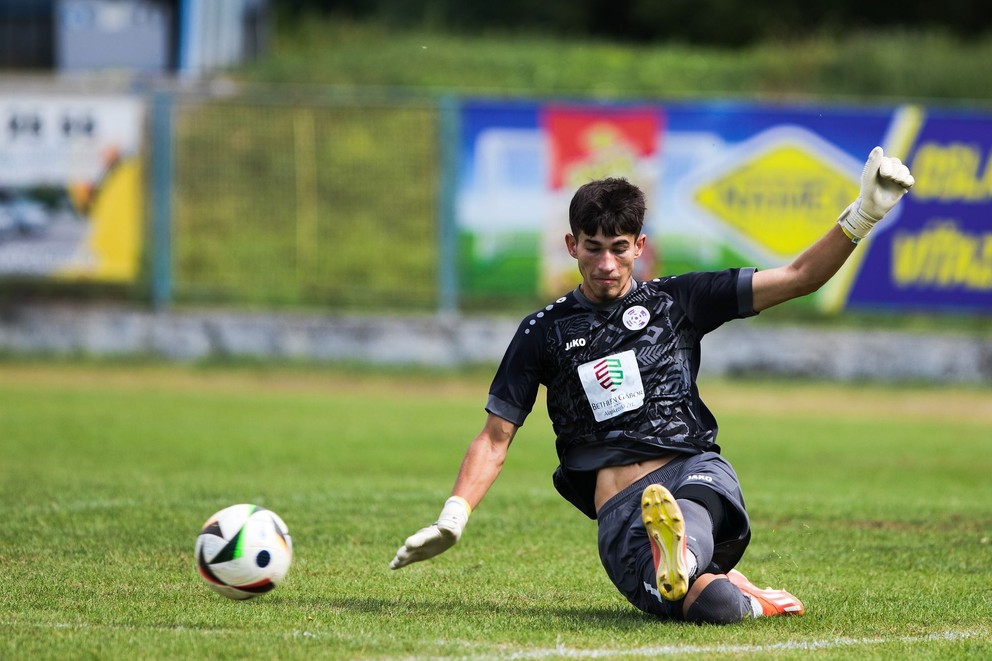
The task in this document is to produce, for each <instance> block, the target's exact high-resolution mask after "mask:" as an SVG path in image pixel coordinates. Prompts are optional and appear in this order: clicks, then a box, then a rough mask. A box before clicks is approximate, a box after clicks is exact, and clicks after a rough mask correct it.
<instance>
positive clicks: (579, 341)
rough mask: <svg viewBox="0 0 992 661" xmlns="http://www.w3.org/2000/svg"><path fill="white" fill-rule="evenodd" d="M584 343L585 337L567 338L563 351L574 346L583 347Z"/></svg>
mask: <svg viewBox="0 0 992 661" xmlns="http://www.w3.org/2000/svg"><path fill="white" fill-rule="evenodd" d="M585 345H586V338H584V337H580V338H577V339H574V340H569V341H568V344H566V345H565V351H569V350H571V349H574V348H575V347H584V346H585Z"/></svg>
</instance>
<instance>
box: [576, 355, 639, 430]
mask: <svg viewBox="0 0 992 661" xmlns="http://www.w3.org/2000/svg"><path fill="white" fill-rule="evenodd" d="M578 373H579V380H580V381H581V382H582V388H583V389H584V390H585V391H586V399H588V400H589V406H590V407H591V408H592V413H593V416H595V418H596V422H602V421H603V420H609V419H610V418H615V417H616V416H618V415H620V414H621V413H625V412H627V411H632V410H633V409H636V408H640V407H641V406H642V405H643V404H644V385H643V384H642V383H641V370H640V368H638V366H637V357H636V356H635V355H634V352H633V351H624V352H623V353H618V354H614V355H612V356H606V357H605V358H597V359H596V360H592V361H589V362H588V363H585V364H583V365H579V369H578Z"/></svg>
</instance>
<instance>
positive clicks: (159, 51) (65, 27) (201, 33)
mask: <svg viewBox="0 0 992 661" xmlns="http://www.w3.org/2000/svg"><path fill="white" fill-rule="evenodd" d="M269 16H270V14H269V0H0V69H8V70H10V69H16V70H30V71H46V70H51V71H56V72H60V73H73V72H92V71H105V70H117V71H133V72H136V73H141V74H153V75H155V74H162V75H168V74H179V75H182V76H192V77H198V76H202V75H206V74H209V73H211V72H213V71H218V70H223V69H226V68H229V67H232V66H236V65H238V64H240V63H242V62H246V61H250V60H252V59H255V58H256V57H258V56H260V55H261V54H262V53H263V52H264V50H265V47H266V43H267V35H268V30H269Z"/></svg>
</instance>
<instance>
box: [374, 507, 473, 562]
mask: <svg viewBox="0 0 992 661" xmlns="http://www.w3.org/2000/svg"><path fill="white" fill-rule="evenodd" d="M471 512H472V508H471V507H469V504H468V503H467V502H466V501H465V499H464V498H459V497H458V496H452V497H451V498H449V499H448V500H447V501H445V503H444V508H443V509H442V510H441V514H440V515H439V516H438V518H437V522H435V523H432V524H431V525H429V526H427V527H426V528H421V529H420V530H418V531H417V532H415V533H413V534H412V535H410V536H409V537H407V539H406V541H405V542H403V546H401V547H400V548H399V550H398V551H397V552H396V557H395V558H393V561H392V562H390V563H389V568H390V569H399V568H400V567H406V566H407V565H408V564H410V563H412V562H420V561H421V560H427V559H428V558H433V557H434V556H435V555H438V554H439V553H444V552H445V551H447V550H448V549H450V548H451V547H452V546H454V545H455V543H456V542H458V540H459V539H461V537H462V531H463V530H465V524H467V523H468V517H469V514H471Z"/></svg>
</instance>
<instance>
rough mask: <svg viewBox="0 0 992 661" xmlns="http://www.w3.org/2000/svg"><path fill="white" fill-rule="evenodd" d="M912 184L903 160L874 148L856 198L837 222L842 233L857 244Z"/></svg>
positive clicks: (911, 177) (914, 181)
mask: <svg viewBox="0 0 992 661" xmlns="http://www.w3.org/2000/svg"><path fill="white" fill-rule="evenodd" d="M914 183H916V180H915V179H913V175H912V174H910V172H909V168H908V167H906V166H905V165H903V163H902V161H900V160H899V159H898V158H895V157H894V156H886V155H885V153H884V152H883V151H882V148H881V147H875V148H874V149H872V150H871V153H870V154H869V155H868V161H867V162H866V163H865V168H864V170H862V171H861V192H860V194H859V195H858V199H856V200H855V201H854V202H853V203H852V204H851V205H850V206H849V207H847V208H846V209H844V211H843V213H841V215H840V218H838V219H837V222H838V223H839V224H840V226H841V228H842V229H843V230H844V233H845V234H847V236H848V237H849V238H850V239H851V240H852V241H854V242H855V243H858V242H859V241H861V239H863V238H865V237H866V236H867V235H868V232H870V231H871V228H872V227H874V226H875V223H877V222H878V221H880V220H881V219H882V218H884V217H885V214H887V213H888V212H889V211H891V210H892V207H894V206H895V205H896V203H898V202H899V200H901V199H902V196H903V195H905V194H906V193H907V192H909V189H910V188H912V187H913V184H914Z"/></svg>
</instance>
